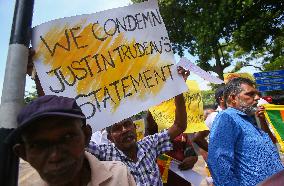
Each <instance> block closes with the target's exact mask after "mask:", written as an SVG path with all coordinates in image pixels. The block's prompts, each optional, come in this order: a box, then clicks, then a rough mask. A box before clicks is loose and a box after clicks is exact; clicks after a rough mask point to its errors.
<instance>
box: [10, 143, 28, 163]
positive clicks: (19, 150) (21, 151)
mask: <svg viewBox="0 0 284 186" xmlns="http://www.w3.org/2000/svg"><path fill="white" fill-rule="evenodd" d="M13 151H14V153H15V154H16V155H17V156H18V157H20V158H22V159H23V160H25V161H27V156H26V149H25V146H24V145H23V144H19V143H18V144H16V145H14V146H13Z"/></svg>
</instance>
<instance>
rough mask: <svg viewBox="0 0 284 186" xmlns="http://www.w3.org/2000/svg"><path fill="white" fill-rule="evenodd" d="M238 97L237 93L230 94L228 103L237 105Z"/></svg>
mask: <svg viewBox="0 0 284 186" xmlns="http://www.w3.org/2000/svg"><path fill="white" fill-rule="evenodd" d="M236 99H237V95H236V94H230V95H229V97H228V101H229V102H228V103H229V104H230V105H233V106H234V105H235V104H236Z"/></svg>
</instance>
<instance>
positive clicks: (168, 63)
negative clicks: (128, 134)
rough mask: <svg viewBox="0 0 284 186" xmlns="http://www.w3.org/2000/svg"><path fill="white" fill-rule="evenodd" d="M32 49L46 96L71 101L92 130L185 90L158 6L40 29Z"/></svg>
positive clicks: (121, 10)
mask: <svg viewBox="0 0 284 186" xmlns="http://www.w3.org/2000/svg"><path fill="white" fill-rule="evenodd" d="M32 44H33V47H34V48H35V50H36V55H35V58H34V60H35V66H36V70H37V73H38V75H39V79H40V82H41V85H42V87H43V90H44V92H45V94H47V95H48V94H52V95H60V96H66V97H72V98H75V99H76V101H77V103H78V105H79V106H80V107H81V108H82V110H83V112H84V114H85V115H86V117H87V122H88V123H89V124H91V125H92V127H93V129H94V130H99V129H102V128H104V127H107V126H110V125H111V124H113V123H116V122H118V121H121V120H122V119H124V118H127V117H130V116H132V115H134V114H136V113H138V112H140V111H143V110H146V109H148V108H149V107H150V106H153V105H156V104H159V103H161V102H162V101H164V100H167V99H170V98H172V97H174V96H175V95H177V94H180V93H182V92H184V91H186V90H187V87H186V84H185V82H184V80H183V79H182V77H181V76H179V75H178V74H177V70H176V66H175V65H174V64H175V62H174V56H173V53H172V49H171V44H170V41H169V38H168V34H167V31H166V28H165V25H164V23H163V20H162V17H161V15H160V12H159V9H158V4H157V1H149V2H144V3H140V4H134V5H130V6H127V7H122V8H116V9H112V10H107V11H103V12H98V13H94V14H88V15H81V16H74V17H69V18H63V19H57V20H54V21H50V22H47V23H44V24H42V25H39V26H37V27H35V28H34V29H33V35H32Z"/></svg>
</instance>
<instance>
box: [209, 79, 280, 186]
mask: <svg viewBox="0 0 284 186" xmlns="http://www.w3.org/2000/svg"><path fill="white" fill-rule="evenodd" d="M224 99H225V102H226V104H227V109H226V110H224V111H221V112H220V113H219V114H218V115H217V116H216V118H215V120H214V122H213V127H212V130H211V131H210V138H209V151H208V165H209V169H210V173H211V174H212V177H213V181H214V185H216V186H218V185H222V186H223V185H230V186H242V185H246V186H247V185H256V184H258V183H259V182H261V181H263V180H264V179H266V178H267V177H269V176H271V175H273V174H275V173H276V172H279V171H281V170H283V165H282V163H281V160H280V157H279V154H278V152H277V148H276V146H275V145H274V144H273V143H272V141H271V139H270V137H269V134H268V133H269V131H268V127H267V126H266V127H265V128H263V129H264V130H262V129H260V128H258V127H257V125H256V122H255V117H254V116H257V117H258V118H260V119H261V120H264V117H263V107H262V108H260V109H258V108H257V101H258V100H259V99H260V97H259V93H258V91H257V90H256V89H255V85H254V83H253V82H252V81H251V80H249V79H245V78H235V79H232V80H231V81H230V82H228V83H227V84H226V86H225V90H224ZM262 127H264V125H262Z"/></svg>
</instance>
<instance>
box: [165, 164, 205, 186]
mask: <svg viewBox="0 0 284 186" xmlns="http://www.w3.org/2000/svg"><path fill="white" fill-rule="evenodd" d="M178 165H179V162H177V161H175V160H173V161H171V164H170V170H172V171H173V172H174V173H176V174H177V175H179V176H180V177H182V178H183V179H185V180H186V181H188V182H190V183H191V185H193V186H199V185H200V183H201V182H202V180H203V176H201V175H200V174H199V173H197V172H195V171H193V170H191V169H188V170H180V169H179V168H178Z"/></svg>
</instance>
